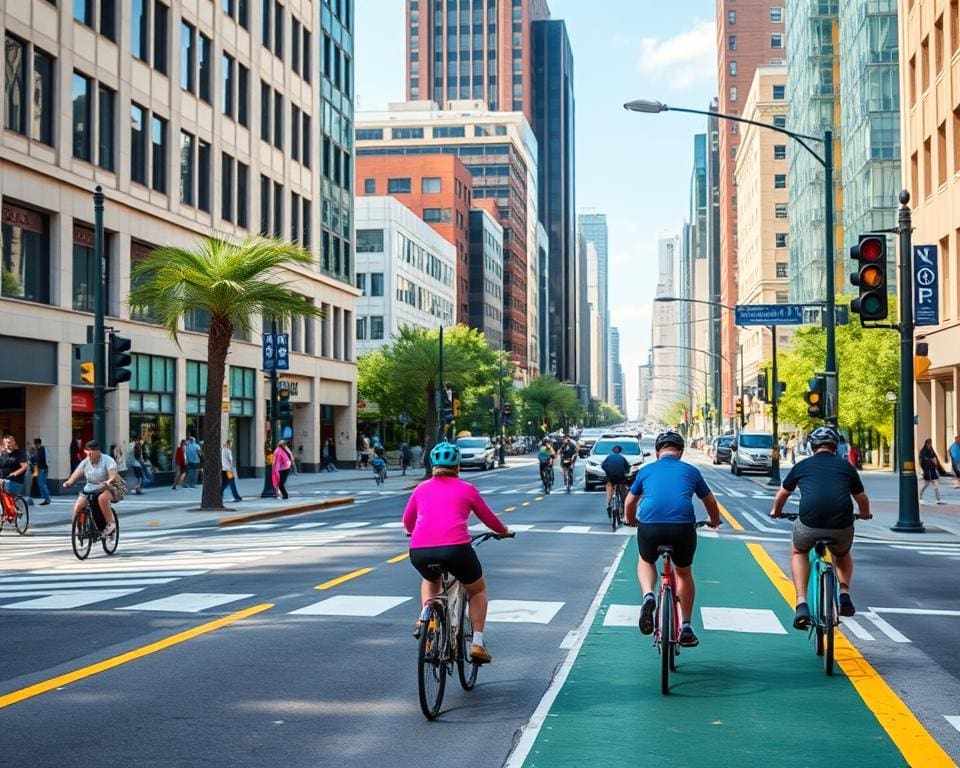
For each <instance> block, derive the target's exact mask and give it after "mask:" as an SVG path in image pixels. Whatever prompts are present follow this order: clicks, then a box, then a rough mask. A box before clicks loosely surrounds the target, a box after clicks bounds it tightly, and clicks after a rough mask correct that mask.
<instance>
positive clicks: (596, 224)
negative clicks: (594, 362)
mask: <svg viewBox="0 0 960 768" xmlns="http://www.w3.org/2000/svg"><path fill="white" fill-rule="evenodd" d="M577 228H578V229H579V230H580V231H581V232H582V233H583V236H584V238H585V239H586V241H587V246H588V247H589V246H590V245H592V246H593V248H594V253H596V260H597V261H596V279H595V283H594V285H595V287H596V296H595V297H594V296H593V294H592V293H591V294H590V298H588V301H590V302H591V303H592V304H593V306H594V307H595V309H596V312H597V314H598V315H599V317H600V329H599V349H597V350H594V349H593V347H591V350H590V354H591V357H592V356H595V355H596V356H597V357H598V358H599V359H600V360H601V361H603V362H602V364H601V365H600V366H599V371H597V372H596V373H597V374H598V375H599V378H594V373H591V378H590V384H591V389H592V390H593V396H594V397H596V398H598V399H600V400H603V401H605V402H608V403H611V402H613V392H611V390H610V362H609V359H610V355H609V350H608V349H607V339H608V336H609V331H610V307H609V303H608V296H609V290H610V286H609V282H608V277H607V273H608V265H609V262H610V244H609V233H608V230H607V215H606V214H605V213H600V212H598V211H595V210H584V211H581V213H580V215H579V216H578V218H577ZM589 254H590V251H589V250H588V251H587V255H588V257H589ZM590 268H591V267H590V264H589V260H588V265H587V269H588V271H589V270H590ZM587 282H588V288H587V290H588V291H590V287H589V285H590V279H588V281H587ZM591 339H592V340H593V342H592V343H593V344H597V336H596V335H593V334H591ZM591 371H593V368H592V366H591Z"/></svg>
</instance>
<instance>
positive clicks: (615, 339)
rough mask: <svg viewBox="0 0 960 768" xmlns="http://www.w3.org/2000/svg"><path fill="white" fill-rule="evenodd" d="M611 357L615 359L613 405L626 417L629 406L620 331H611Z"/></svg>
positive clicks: (612, 329) (617, 329) (614, 329)
mask: <svg viewBox="0 0 960 768" xmlns="http://www.w3.org/2000/svg"><path fill="white" fill-rule="evenodd" d="M610 356H611V357H612V358H613V361H614V362H613V403H612V404H613V405H614V406H615V407H616V408H617V409H618V410H619V411H620V413H622V414H623V415H624V416H626V414H627V404H626V402H624V392H623V366H621V365H620V329H619V328H616V327H614V328H611V329H610Z"/></svg>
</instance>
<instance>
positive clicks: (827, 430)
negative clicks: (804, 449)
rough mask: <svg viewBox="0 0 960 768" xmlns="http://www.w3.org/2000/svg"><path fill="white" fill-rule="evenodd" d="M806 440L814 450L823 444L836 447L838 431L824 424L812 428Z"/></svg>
mask: <svg viewBox="0 0 960 768" xmlns="http://www.w3.org/2000/svg"><path fill="white" fill-rule="evenodd" d="M807 442H808V443H810V447H811V448H813V449H814V450H816V449H817V448H820V447H821V446H824V445H829V446H832V447H833V448H834V449H836V447H837V445H839V444H840V433H839V432H837V430H835V429H834V428H833V427H831V426H829V425H824V426H822V427H817V428H816V429H815V430H813V432H811V433H810V437H808V438H807Z"/></svg>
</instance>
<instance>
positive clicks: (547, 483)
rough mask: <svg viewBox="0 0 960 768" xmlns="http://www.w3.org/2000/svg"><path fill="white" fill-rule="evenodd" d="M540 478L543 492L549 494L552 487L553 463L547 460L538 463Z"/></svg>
mask: <svg viewBox="0 0 960 768" xmlns="http://www.w3.org/2000/svg"><path fill="white" fill-rule="evenodd" d="M540 480H541V481H542V482H543V492H544V493H545V494H547V495H549V494H550V489H551V488H553V464H551V463H549V462H547V463H545V464H541V465H540Z"/></svg>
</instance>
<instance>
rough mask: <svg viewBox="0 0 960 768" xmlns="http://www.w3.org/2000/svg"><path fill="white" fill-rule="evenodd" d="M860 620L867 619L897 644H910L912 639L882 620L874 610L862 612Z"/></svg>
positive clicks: (859, 614)
mask: <svg viewBox="0 0 960 768" xmlns="http://www.w3.org/2000/svg"><path fill="white" fill-rule="evenodd" d="M857 615H858V616H860V618H862V619H866V620H867V621H869V622H870V623H871V624H873V626H875V627H876V628H877V629H879V630H880V631H881V632H883V634H885V635H886V636H887V637H889V638H890V639H891V640H893V642H895V643H909V642H910V638H909V637H907V636H906V635H905V634H903V633H902V632H901V631H900V630H898V629H897V628H896V627H894V626H893V625H892V624H890V623H889V622H888V621H887V620H886V619H883V618H881V617H880V616H879V615H878V614H877V613H876V612H874V611H873V610H869V611H860V612H859V613H858V614H857Z"/></svg>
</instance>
